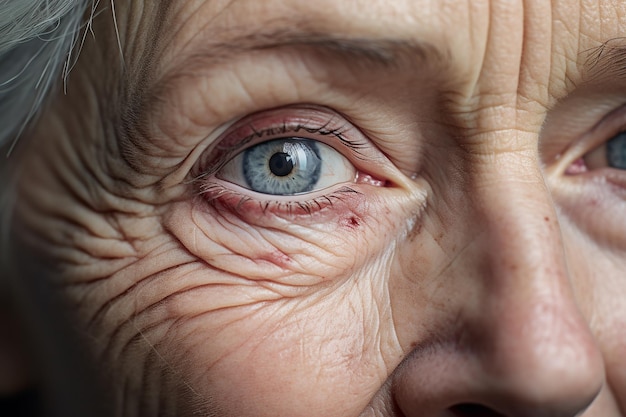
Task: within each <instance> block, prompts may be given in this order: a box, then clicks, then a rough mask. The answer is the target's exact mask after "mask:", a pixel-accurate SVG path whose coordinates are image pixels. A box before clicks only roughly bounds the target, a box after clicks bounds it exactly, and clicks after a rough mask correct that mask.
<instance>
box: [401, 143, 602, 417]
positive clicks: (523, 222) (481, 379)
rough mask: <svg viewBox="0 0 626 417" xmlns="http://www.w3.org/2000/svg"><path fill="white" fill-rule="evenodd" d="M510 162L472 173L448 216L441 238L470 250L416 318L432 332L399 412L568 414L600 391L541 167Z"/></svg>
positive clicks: (420, 344)
mask: <svg viewBox="0 0 626 417" xmlns="http://www.w3.org/2000/svg"><path fill="white" fill-rule="evenodd" d="M518 156H519V155H518ZM510 157H511V158H513V159H511V160H510V161H509V160H507V157H504V156H503V157H501V160H500V161H498V162H497V163H494V164H493V165H492V166H491V167H483V168H481V169H482V171H480V170H479V171H480V172H479V173H477V174H474V176H473V177H472V178H470V179H469V180H468V182H467V184H465V187H466V191H465V192H464V193H459V195H463V199H464V201H465V203H464V204H463V202H462V201H460V200H459V201H458V204H455V205H456V206H458V207H463V208H462V209H458V210H456V211H455V213H454V215H453V216H449V218H451V219H455V220H454V221H452V223H451V224H450V225H449V226H448V227H446V228H445V230H446V233H447V234H448V235H450V236H451V237H450V238H449V241H450V242H452V240H456V241H457V242H456V244H458V241H459V240H463V241H464V242H467V244H466V245H460V246H464V249H463V250H462V251H460V252H458V253H456V254H455V255H454V256H453V260H452V261H450V262H449V264H448V265H447V267H446V268H444V271H445V272H444V273H442V274H440V276H438V277H436V280H437V281H438V282H439V284H438V285H439V287H438V289H437V291H436V292H435V293H433V294H438V296H441V297H445V298H444V299H442V300H443V301H436V303H437V304H438V305H440V306H443V307H439V308H437V309H434V310H433V311H435V310H436V312H434V313H430V315H429V316H424V317H423V321H424V323H422V325H425V326H431V327H430V330H429V331H428V332H424V334H426V333H428V334H430V335H431V336H429V337H426V338H422V339H421V340H418V338H416V339H415V340H414V341H413V343H414V344H417V347H416V348H415V349H413V350H412V351H411V352H410V353H409V354H408V355H407V357H406V358H405V361H404V362H403V363H402V365H401V366H400V367H398V369H397V371H396V375H395V378H394V382H393V384H392V385H393V386H394V396H395V400H396V402H397V404H398V406H399V408H400V409H401V410H402V412H403V414H404V415H405V416H407V417H413V416H424V417H426V416H427V417H430V416H456V417H462V416H485V417H487V416H510V417H543V416H545V417H573V416H577V415H580V414H581V413H582V412H583V411H584V410H585V409H586V408H587V407H588V406H589V405H590V403H591V402H592V401H593V399H594V398H595V396H596V395H597V394H598V392H599V390H600V389H601V387H602V384H603V381H604V366H603V363H602V357H601V355H600V353H599V351H598V348H597V346H596V344H595V341H594V338H593V336H592V334H591V331H590V328H589V325H588V323H587V322H586V320H585V318H584V317H583V316H582V314H581V312H580V311H579V308H578V306H577V303H576V301H575V299H574V297H573V292H572V284H575V281H574V276H575V271H570V270H568V265H567V262H566V258H565V253H564V247H563V241H562V236H561V230H560V227H559V224H558V222H557V219H556V211H555V208H554V204H553V202H552V200H551V197H550V194H549V192H548V189H547V187H546V185H545V182H544V180H543V177H542V174H541V170H540V168H539V166H538V165H537V166H532V167H530V168H529V167H528V166H527V167H524V169H523V170H522V169H520V167H519V158H518V159H517V160H516V158H517V157H516V156H515V155H510ZM512 166H515V167H517V168H515V169H511V167H512ZM507 167H508V168H507ZM494 179H496V180H494ZM441 227H444V226H441ZM457 246H459V245H457ZM442 247H443V248H444V251H445V250H446V246H445V242H444V244H443V246H442ZM451 247H452V243H450V245H449V246H447V248H451ZM413 249H415V248H413ZM406 250H412V249H410V248H408V249H406ZM450 250H452V249H450Z"/></svg>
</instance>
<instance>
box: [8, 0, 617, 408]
mask: <svg viewBox="0 0 626 417" xmlns="http://www.w3.org/2000/svg"><path fill="white" fill-rule="evenodd" d="M146 3H147V4H143V2H141V1H133V2H120V1H118V2H117V3H116V14H117V24H118V28H119V46H118V40H117V39H116V33H115V30H114V25H113V22H112V19H111V14H110V10H108V11H106V12H104V13H101V14H99V15H98V16H97V17H96V19H95V21H94V28H93V29H94V33H95V37H92V36H91V35H88V37H87V41H86V43H85V45H84V47H83V50H82V55H81V58H80V60H79V62H78V65H77V66H76V67H75V68H74V70H73V72H72V75H71V77H70V79H69V82H68V93H67V94H66V95H59V96H58V97H56V98H55V99H54V100H53V101H52V103H51V105H50V106H49V108H48V109H47V110H46V112H45V113H44V114H43V115H42V116H41V118H40V119H39V122H38V124H37V126H36V128H35V129H34V130H33V131H32V132H31V133H30V135H29V136H30V137H28V138H27V139H26V140H25V141H24V143H23V144H22V148H21V150H20V152H19V153H18V154H17V156H16V157H19V161H20V162H19V169H17V168H16V171H15V176H16V178H17V179H18V183H17V187H18V188H17V196H18V199H17V203H16V210H15V213H16V214H15V216H16V221H15V222H14V233H15V235H16V236H19V241H20V242H21V243H20V245H22V247H23V249H22V250H24V251H26V252H27V253H32V256H33V257H35V258H37V259H44V260H45V262H46V263H47V265H48V268H49V271H51V272H50V274H49V277H48V279H50V280H52V281H53V282H54V284H55V288H57V289H58V292H59V295H60V299H62V300H63V301H64V302H65V303H67V305H69V306H70V307H71V320H70V322H71V323H69V324H68V325H70V326H73V327H74V328H78V329H80V331H79V333H80V334H81V335H82V339H81V343H83V344H84V346H86V347H87V351H88V352H89V355H90V357H91V360H92V362H93V363H95V364H97V365H98V367H100V369H101V370H102V375H106V376H105V377H104V383H105V385H106V386H108V389H109V390H110V391H111V396H110V398H112V401H111V404H112V405H113V408H114V410H115V412H116V413H117V415H120V416H122V415H123V416H138V415H141V416H144V415H146V416H152V415H177V416H182V415H219V416H238V417H243V416H254V417H260V416H290V417H296V416H325V417H333V416H337V417H349V416H406V417H414V416H419V417H435V416H437V417H443V416H495V415H503V416H511V417H541V416H546V417H548V416H550V417H566V416H575V415H582V416H584V417H615V416H622V415H624V414H625V411H624V410H626V303H624V302H623V301H622V299H623V297H624V294H626V274H625V273H624V271H625V270H626V224H625V223H624V221H623V219H624V216H625V215H626V203H625V196H626V190H625V189H626V171H625V170H623V169H619V168H616V167H610V166H608V164H607V161H606V158H605V157H604V150H605V143H606V142H607V141H608V140H609V139H611V138H612V137H614V136H615V135H616V134H617V133H619V132H620V131H621V130H625V129H626V108H624V101H626V100H625V99H624V98H625V97H626V78H625V77H624V74H623V72H624V70H623V69H620V64H619V62H617V64H616V61H617V60H619V59H620V53H621V51H622V49H621V48H622V46H621V45H622V44H623V41H622V40H621V39H620V37H621V36H624V33H626V3H624V2H623V1H621V0H611V1H609V0H590V1H580V2H578V1H574V0H560V1H559V0H556V1H553V2H552V3H551V2H549V1H546V0H527V1H521V0H519V1H504V0H492V1H473V0H472V1H471V2H470V1H469V0H468V1H460V0H449V1H440V0H397V1H393V2H390V1H386V0H368V1H358V0H347V1H330V0H319V1H301V0H267V1H265V0H264V1H255V0H239V1H221V0H207V1H204V0H196V1H187V0H174V1H171V2H146ZM159 3H164V4H162V5H159ZM165 3H170V4H169V5H168V6H166V5H165ZM129 4H132V5H130V6H129ZM602 45H604V48H601V49H598V48H599V47H602ZM625 45H626V44H625ZM120 48H121V51H122V53H123V62H122V59H120V56H121V54H120ZM621 65H623V62H622V64H621ZM294 121H295V122H297V124H298V125H299V126H301V127H309V128H310V129H309V130H310V131H309V132H306V131H305V129H302V128H301V129H300V130H299V131H298V132H297V133H294V132H293V131H289V126H292V125H294V123H295V122H294ZM281 126H287V130H288V132H286V133H281V132H280V127H281ZM323 126H324V127H325V128H327V130H326V131H324V130H322V131H320V128H321V127H323ZM272 127H274V128H277V127H278V128H279V129H278V130H279V131H278V132H274V133H273V134H268V133H264V134H259V135H254V134H253V133H254V132H255V131H259V132H262V131H263V129H269V128H272ZM338 132H340V134H339V133H338ZM289 136H299V137H306V138H310V139H313V140H317V141H321V142H324V143H326V144H328V145H329V146H331V147H332V148H334V149H335V150H336V151H337V152H338V153H339V154H341V155H343V156H344V157H345V158H346V160H347V161H349V163H347V164H346V163H345V161H344V165H346V166H348V167H349V168H350V167H352V166H354V168H350V169H354V170H355V171H353V172H352V174H350V175H351V176H350V175H348V176H345V177H341V176H339V175H337V176H333V175H335V173H334V172H333V171H332V170H331V171H330V172H327V173H325V174H324V175H325V178H328V179H329V181H331V183H330V185H329V186H328V187H324V188H323V189H319V190H314V191H311V192H309V193H305V194H302V195H296V196H287V197H284V196H279V197H273V196H268V195H264V194H260V193H258V192H254V191H251V190H248V189H246V187H241V186H238V185H235V184H232V183H231V182H230V181H229V180H225V179H224V178H223V176H222V177H221V176H220V172H217V173H216V171H219V170H221V169H222V168H221V167H222V165H220V163H224V162H227V161H228V160H229V158H230V157H233V156H234V155H235V154H237V153H239V152H240V151H241V150H240V148H235V146H236V145H241V144H242V143H244V142H246V140H249V139H250V138H251V140H252V142H251V143H249V144H248V145H251V144H257V143H261V142H263V141H265V140H266V139H274V138H281V137H289ZM340 136H341V138H343V139H345V141H348V142H351V143H352V145H351V146H346V145H344V144H342V143H343V142H342V141H341V140H340V139H341V138H340ZM355 143H357V145H358V146H357V145H355ZM220 144H221V147H220V146H218V145H220ZM246 146H247V145H246ZM220 149H221V151H220ZM340 165H341V164H340ZM354 172H357V173H358V175H353V173H354ZM349 173H350V171H349ZM355 178H356V179H355ZM16 239H17V238H16ZM194 413H196V414H194Z"/></svg>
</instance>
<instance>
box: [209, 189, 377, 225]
mask: <svg viewBox="0 0 626 417" xmlns="http://www.w3.org/2000/svg"><path fill="white" fill-rule="evenodd" d="M197 195H198V196H199V197H201V198H202V200H204V201H205V202H206V204H210V205H212V206H213V207H214V208H215V209H217V210H228V211H231V212H234V213H236V214H237V215H239V216H240V217H243V218H244V220H245V221H247V222H248V223H250V224H258V223H266V222H269V223H271V222H272V218H289V219H290V220H297V219H302V218H304V219H306V220H307V221H308V220H311V219H313V217H312V216H314V217H315V218H314V220H315V221H316V222H318V221H323V220H324V219H330V218H333V217H337V216H341V213H342V212H344V211H352V210H354V209H356V208H357V206H361V205H362V203H363V202H364V200H365V198H366V197H365V195H364V194H363V193H362V192H361V191H359V190H357V187H356V186H351V185H349V184H340V185H337V186H336V187H330V188H327V189H324V190H321V191H319V192H316V193H312V194H310V195H308V194H307V195H302V196H300V198H299V199H298V196H289V197H280V196H279V197H278V198H276V196H265V195H262V194H261V195H258V196H255V197H252V196H250V192H249V190H245V189H243V188H241V187H238V186H232V184H229V183H226V182H224V181H222V180H219V179H216V178H214V179H213V180H212V181H209V182H207V183H206V184H205V185H203V186H201V188H200V190H199V191H198V192H197Z"/></svg>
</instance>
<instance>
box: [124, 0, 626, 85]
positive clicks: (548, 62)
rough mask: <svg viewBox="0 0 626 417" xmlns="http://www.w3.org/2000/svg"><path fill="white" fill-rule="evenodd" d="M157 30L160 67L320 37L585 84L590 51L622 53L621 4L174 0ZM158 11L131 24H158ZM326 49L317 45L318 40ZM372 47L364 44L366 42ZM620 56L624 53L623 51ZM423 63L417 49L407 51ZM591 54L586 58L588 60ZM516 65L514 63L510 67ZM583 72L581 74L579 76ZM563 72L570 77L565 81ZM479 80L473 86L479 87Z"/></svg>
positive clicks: (624, 14) (625, 12) (463, 66)
mask: <svg viewBox="0 0 626 417" xmlns="http://www.w3.org/2000/svg"><path fill="white" fill-rule="evenodd" d="M163 4H164V5H165V4H167V6H166V8H165V12H163V11H162V12H161V14H162V15H164V16H165V17H166V18H165V21H166V22H167V23H166V24H163V25H161V28H160V36H159V39H160V40H161V42H160V43H161V44H160V45H159V47H160V48H161V49H162V51H161V52H162V58H163V59H162V61H161V62H162V67H163V68H169V67H171V66H172V65H173V63H174V62H180V60H181V59H182V57H184V56H194V55H198V54H199V52H201V53H204V52H207V51H209V53H210V52H211V48H213V51H214V54H215V55H221V54H224V53H228V52H227V51H225V49H227V48H225V47H230V48H232V51H231V52H234V51H238V50H239V49H241V48H239V47H240V46H243V47H244V48H247V47H248V46H256V47H258V48H263V47H267V46H271V45H275V44H286V43H297V40H298V39H300V40H301V41H304V40H307V39H310V38H311V37H318V38H320V37H321V36H320V35H322V34H324V35H326V36H328V37H334V38H339V39H343V40H345V39H361V40H365V41H368V40H369V41H372V40H376V39H384V40H388V41H399V42H403V43H410V44H420V45H427V46H428V47H429V48H430V49H432V50H434V51H436V52H437V53H438V55H439V56H444V57H446V58H449V61H450V62H449V63H450V64H451V66H452V67H456V68H458V71H463V72H464V73H466V75H467V76H468V77H470V78H471V77H472V76H473V77H479V74H478V73H477V71H480V70H483V71H484V70H487V72H488V71H489V70H490V69H492V68H493V70H494V71H497V72H499V73H500V74H507V75H509V74H510V73H511V74H510V75H512V73H518V74H519V73H522V76H529V77H531V78H534V77H538V76H540V75H539V74H544V75H542V76H544V77H545V76H546V74H550V79H549V80H536V79H535V80H534V81H535V82H538V81H539V82H541V81H546V82H548V81H551V82H553V83H554V82H556V83H558V82H559V81H560V80H563V79H564V78H570V79H580V78H583V77H584V74H581V72H583V70H587V69H588V68H587V67H588V66H589V58H590V57H592V58H593V52H596V51H595V50H594V48H598V47H600V46H601V45H603V44H606V43H607V42H609V44H610V45H611V46H613V47H615V46H619V45H621V42H622V39H621V38H622V37H623V33H624V30H623V29H622V28H624V27H626V3H625V2H622V1H620V0H591V1H573V0H556V1H554V0H553V1H550V0H526V1H524V0H517V1H508V0H506V1H505V0H484V1H475V0H473V1H469V0H466V1H463V0H445V1H440V0H397V1H393V2H389V1H387V0H367V1H364V0H346V1H341V2H337V1H331V0H318V1H315V2H312V1H307V0H266V1H262V2H261V1H257V0H232V1H226V0H196V1H188V0H178V1H176V0H174V1H171V2H164V3H163ZM151 14H154V13H147V14H143V15H137V16H135V17H133V18H131V19H135V20H144V19H154V16H150V15H151ZM319 43H321V42H319ZM361 43H362V44H363V43H366V42H361ZM617 49H619V48H617ZM410 52H414V53H415V54H416V55H420V53H419V51H418V50H417V49H413V50H411V49H409V53H410ZM586 52H590V54H586ZM513 61H514V62H513ZM583 67H584V68H583ZM565 72H567V73H568V74H567V77H565V76H564V73H565ZM473 81H476V80H473Z"/></svg>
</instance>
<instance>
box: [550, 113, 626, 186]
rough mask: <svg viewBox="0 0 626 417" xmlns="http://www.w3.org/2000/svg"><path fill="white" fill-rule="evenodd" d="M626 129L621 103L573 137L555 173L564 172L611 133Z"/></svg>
mask: <svg viewBox="0 0 626 417" xmlns="http://www.w3.org/2000/svg"><path fill="white" fill-rule="evenodd" d="M623 130H626V103H623V104H621V105H620V106H618V107H617V108H615V109H614V110H612V111H610V112H609V113H608V114H605V115H604V116H603V117H601V118H600V120H598V121H597V122H596V123H595V124H594V125H593V126H592V127H591V128H590V129H588V130H587V131H586V132H584V133H583V134H582V135H580V136H579V137H578V138H576V139H574V140H573V141H572V142H571V143H570V145H569V146H568V147H567V148H566V149H564V150H563V152H562V153H561V155H560V158H559V159H558V161H557V163H556V164H555V165H554V168H552V169H549V171H552V170H554V171H555V172H557V173H560V174H562V173H564V172H565V171H566V170H567V168H568V167H569V166H570V165H571V164H573V163H574V162H575V161H576V160H577V159H579V158H581V157H583V156H584V155H586V154H587V153H589V152H590V151H592V150H594V149H595V148H597V147H598V146H600V145H602V144H603V143H604V142H606V141H608V140H609V139H610V138H611V137H612V136H613V135H615V134H617V133H619V132H620V131H623Z"/></svg>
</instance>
